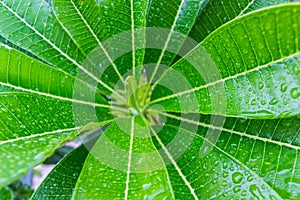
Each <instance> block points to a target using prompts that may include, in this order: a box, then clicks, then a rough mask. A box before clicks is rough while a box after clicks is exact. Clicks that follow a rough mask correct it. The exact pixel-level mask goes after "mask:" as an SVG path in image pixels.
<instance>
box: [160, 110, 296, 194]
mask: <svg viewBox="0 0 300 200" xmlns="http://www.w3.org/2000/svg"><path fill="white" fill-rule="evenodd" d="M165 115H166V116H167V117H168V118H169V119H168V123H167V124H168V125H167V126H166V128H165V130H164V131H161V132H160V133H159V136H160V138H161V140H162V141H163V143H164V144H168V143H169V141H170V140H172V139H170V138H174V137H175V136H176V135H177V134H183V135H185V134H186V136H185V137H184V138H188V136H189V137H191V138H192V140H190V141H191V143H190V144H189V145H188V147H187V148H186V152H185V153H184V155H183V156H182V157H180V158H178V159H177V160H178V161H177V163H178V165H179V166H180V169H181V170H182V172H186V173H191V171H193V172H192V173H191V174H190V176H191V177H190V180H191V181H192V183H193V184H192V186H194V189H195V191H196V193H197V194H198V195H199V196H201V198H203V199H207V198H212V197H219V198H222V197H226V198H230V197H237V196H238V197H241V196H244V197H247V198H249V199H251V197H252V198H258V199H265V198H266V199H272V197H273V198H275V199H298V198H299V197H300V192H299V191H300V190H299V187H300V186H299V177H300V171H299V170H298V169H299V162H300V160H299V148H300V136H299V123H300V121H299V118H296V117H294V118H287V119H274V120H251V119H242V118H226V121H225V123H224V127H216V126H213V125H212V124H211V120H212V119H213V118H212V116H209V115H207V116H204V115H201V116H200V117H199V119H200V120H199V121H196V120H192V119H193V117H191V116H189V115H188V116H184V117H182V116H179V115H174V114H165ZM178 123H186V124H188V125H189V126H191V125H197V126H199V127H198V130H197V131H196V132H191V130H189V129H188V128H186V127H188V126H187V125H184V126H183V125H182V126H180V128H179V132H178ZM172 129H173V130H172ZM207 129H212V130H220V131H222V133H221V136H220V138H219V140H218V142H217V143H216V144H213V143H211V142H210V141H209V140H208V138H207V135H206V133H207ZM182 137H183V136H182ZM185 141H188V140H185ZM203 141H207V142H209V143H210V144H211V145H212V146H213V150H212V152H211V153H210V154H208V155H207V156H206V157H204V158H203V157H202V158H201V152H200V151H199V149H200V148H201V145H202V143H203ZM186 143H187V142H186ZM186 145H187V144H186ZM156 146H159V145H158V144H156ZM173 152H174V153H173V154H174V155H176V150H175V151H174V150H173ZM163 157H164V156H163ZM169 169H172V167H169ZM172 170H173V169H172ZM199 172H201V173H200V174H199ZM169 174H170V178H171V182H172V179H173V178H174V179H175V180H176V177H175V175H173V174H171V172H170V170H169ZM174 182H175V181H174ZM172 186H173V189H174V191H175V194H176V191H178V190H177V189H176V187H175V186H174V183H173V182H172ZM180 186H181V187H182V185H180ZM181 195H182V194H178V196H176V197H177V198H182V197H183V196H181ZM206 195H207V196H206ZM185 198H187V197H185Z"/></svg>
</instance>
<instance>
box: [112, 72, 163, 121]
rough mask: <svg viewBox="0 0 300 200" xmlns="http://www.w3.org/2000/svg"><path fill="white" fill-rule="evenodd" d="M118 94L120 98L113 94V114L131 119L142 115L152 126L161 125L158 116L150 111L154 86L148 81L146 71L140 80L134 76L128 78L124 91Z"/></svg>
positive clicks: (119, 91)
mask: <svg viewBox="0 0 300 200" xmlns="http://www.w3.org/2000/svg"><path fill="white" fill-rule="evenodd" d="M117 92H118V93H119V94H120V96H119V95H116V94H112V113H113V114H114V115H115V116H117V117H129V116H137V115H140V116H141V117H143V118H144V119H146V120H147V121H148V122H150V124H159V120H158V116H156V115H157V114H153V113H151V112H150V111H149V110H148V104H149V103H150V98H151V94H152V86H151V84H150V83H149V82H148V80H147V76H146V72H145V70H144V71H143V73H142V76H141V77H140V79H139V80H137V79H136V78H135V77H133V76H128V77H127V78H126V80H125V86H124V89H123V90H120V89H118V90H117ZM121 97H123V98H121Z"/></svg>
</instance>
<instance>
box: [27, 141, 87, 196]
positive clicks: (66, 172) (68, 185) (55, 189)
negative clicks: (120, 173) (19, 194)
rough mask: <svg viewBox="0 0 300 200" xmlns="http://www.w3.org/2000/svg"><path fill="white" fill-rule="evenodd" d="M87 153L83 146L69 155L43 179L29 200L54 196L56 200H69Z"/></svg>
mask: <svg viewBox="0 0 300 200" xmlns="http://www.w3.org/2000/svg"><path fill="white" fill-rule="evenodd" d="M88 153H89V152H88V150H87V149H86V147H85V146H84V145H82V146H80V147H78V148H77V149H75V150H73V151H72V152H71V153H69V154H68V155H67V156H66V157H65V158H64V159H62V160H61V161H60V162H59V163H58V164H57V165H56V166H55V168H54V169H53V170H52V171H51V172H50V174H49V175H48V176H47V177H46V178H45V180H44V181H43V182H42V184H41V185H40V186H39V188H38V189H37V190H36V191H35V193H34V194H33V196H32V198H31V199H33V200H34V199H51V198H54V196H55V198H57V199H66V200H67V199H71V198H72V194H73V192H74V188H75V184H76V181H77V178H78V176H79V174H80V172H81V170H82V167H83V164H84V161H85V159H86V157H87V155H88ZM49 188H51V192H49Z"/></svg>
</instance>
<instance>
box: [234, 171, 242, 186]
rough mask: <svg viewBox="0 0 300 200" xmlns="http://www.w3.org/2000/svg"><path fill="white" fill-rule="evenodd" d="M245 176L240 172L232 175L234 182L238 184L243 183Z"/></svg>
mask: <svg viewBox="0 0 300 200" xmlns="http://www.w3.org/2000/svg"><path fill="white" fill-rule="evenodd" d="M243 178H244V176H243V174H241V173H240V172H235V173H233V174H232V181H233V182H234V183H236V184H238V183H241V182H242V180H243Z"/></svg>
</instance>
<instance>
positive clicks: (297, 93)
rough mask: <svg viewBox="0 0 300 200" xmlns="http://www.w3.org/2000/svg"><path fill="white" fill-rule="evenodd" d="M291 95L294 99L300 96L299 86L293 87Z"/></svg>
mask: <svg viewBox="0 0 300 200" xmlns="http://www.w3.org/2000/svg"><path fill="white" fill-rule="evenodd" d="M291 95H292V97H293V98H294V99H297V98H298V97H299V96H300V89H299V88H293V89H291Z"/></svg>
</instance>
